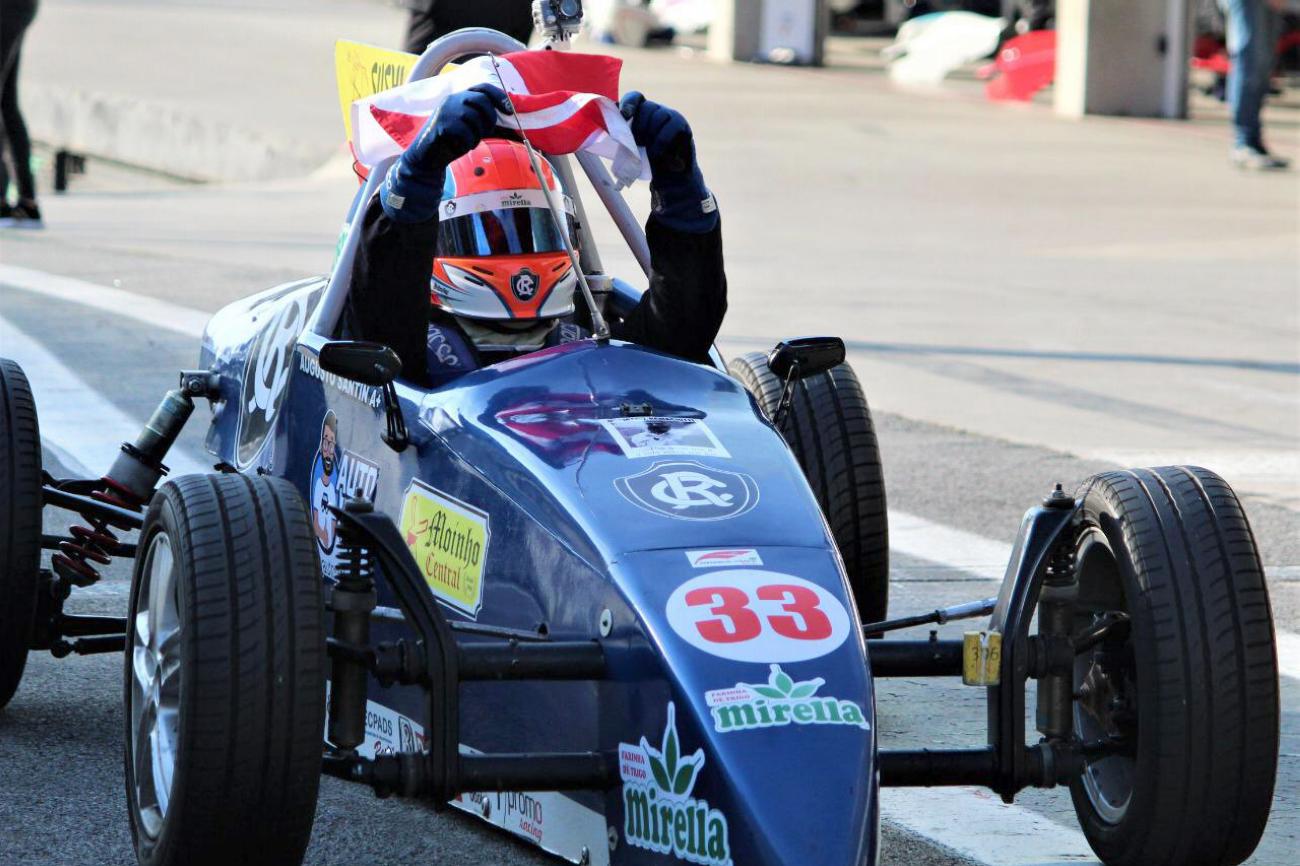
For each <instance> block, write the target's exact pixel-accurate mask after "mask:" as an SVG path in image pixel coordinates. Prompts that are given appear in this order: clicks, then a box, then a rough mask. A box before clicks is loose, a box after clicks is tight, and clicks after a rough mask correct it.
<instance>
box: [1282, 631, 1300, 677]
mask: <svg viewBox="0 0 1300 866" xmlns="http://www.w3.org/2000/svg"><path fill="white" fill-rule="evenodd" d="M1277 672H1278V673H1279V674H1280V675H1281V676H1284V677H1290V678H1291V679H1293V680H1300V634H1292V633H1291V632H1287V631H1278V633H1277Z"/></svg>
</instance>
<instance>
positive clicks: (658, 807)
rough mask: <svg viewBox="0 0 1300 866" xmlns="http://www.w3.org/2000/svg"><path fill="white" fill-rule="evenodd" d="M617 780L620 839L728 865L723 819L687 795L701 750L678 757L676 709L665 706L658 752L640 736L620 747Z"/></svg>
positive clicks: (710, 865) (700, 760)
mask: <svg viewBox="0 0 1300 866" xmlns="http://www.w3.org/2000/svg"><path fill="white" fill-rule="evenodd" d="M618 766H619V774H620V775H621V776H622V778H623V835H624V838H626V839H627V842H628V844H629V845H632V846H635V847H637V848H645V849H646V850H649V851H654V852H656V853H659V854H667V855H671V856H673V857H676V858H678V859H679V860H685V861H687V862H690V863H703V864H706V866H731V843H730V841H729V839H728V836H727V818H726V816H725V815H723V814H722V812H721V811H719V810H718V809H714V808H711V807H710V806H709V804H708V803H707V802H706V801H704V800H697V799H695V798H693V797H692V796H691V792H692V791H693V790H694V789H695V782H696V780H697V779H699V776H700V772H701V771H702V770H703V769H704V750H703V749H696V750H695V752H694V753H692V754H690V755H683V754H682V753H681V742H680V740H679V739H678V737H677V720H676V708H675V707H674V705H673V704H672V703H669V704H668V724H667V725H666V726H665V727H664V733H663V738H662V740H661V741H660V744H659V748H657V749H656V748H655V747H654V746H652V745H650V743H649V742H647V741H646V738H645V737H642V738H641V742H640V743H639V744H638V745H630V744H628V743H620V744H619V747H618Z"/></svg>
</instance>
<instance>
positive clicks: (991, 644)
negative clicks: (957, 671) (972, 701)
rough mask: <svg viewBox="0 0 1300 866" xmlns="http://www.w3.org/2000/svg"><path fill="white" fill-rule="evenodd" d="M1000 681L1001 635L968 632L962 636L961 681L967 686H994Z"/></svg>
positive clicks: (990, 632) (989, 632) (985, 632)
mask: <svg viewBox="0 0 1300 866" xmlns="http://www.w3.org/2000/svg"><path fill="white" fill-rule="evenodd" d="M1001 679H1002V635H1001V634H999V633H998V632H996V631H968V632H966V633H965V634H964V635H962V672H961V681H962V682H963V683H964V684H965V685H968V686H996V685H998V683H999V682H1000V681H1001Z"/></svg>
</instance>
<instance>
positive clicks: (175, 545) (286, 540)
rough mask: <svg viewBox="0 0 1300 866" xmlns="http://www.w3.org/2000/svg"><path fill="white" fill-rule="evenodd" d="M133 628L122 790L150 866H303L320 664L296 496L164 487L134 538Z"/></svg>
mask: <svg viewBox="0 0 1300 866" xmlns="http://www.w3.org/2000/svg"><path fill="white" fill-rule="evenodd" d="M167 557H170V559H171V563H172V564H171V567H170V570H167V565H166V558H167ZM168 574H170V577H168ZM168 586H170V587H171V590H170V591H169V590H168V589H167V587H168ZM168 605H170V611H171V612H170V613H169V607H168ZM151 615H152V618H151ZM127 622H128V623H129V624H130V625H129V627H128V632H129V634H128V645H127V653H126V665H125V668H126V670H125V697H124V702H125V706H124V709H125V718H126V725H125V731H126V749H125V758H126V796H127V807H128V812H129V813H130V818H131V835H132V837H133V839H134V841H135V849H136V856H137V857H138V858H139V861H140V863H141V864H142V866H230V864H235V863H238V864H240V866H261V864H265V866H293V864H297V863H300V862H301V861H302V857H303V854H304V852H305V850H306V848H307V842H308V840H309V839H310V837H311V828H312V821H313V820H314V818H315V813H316V797H317V792H318V789H319V785H320V768H321V744H322V739H323V730H324V724H325V721H324V719H325V671H326V668H325V665H326V655H325V623H324V607H323V604H322V595H321V576H320V563H319V560H318V558H317V553H316V543H315V541H314V539H313V536H312V532H311V523H310V521H309V519H308V516H307V511H306V509H305V508H304V506H303V503H302V499H301V498H300V497H299V496H298V493H297V491H296V490H295V489H294V488H293V487H292V486H291V485H290V484H289V483H287V482H285V481H284V480H282V479H273V478H266V477H254V478H249V477H246V476H243V475H219V476H218V475H213V476H204V475H192V476H186V477H184V478H179V479H177V480H175V481H170V482H168V483H167V484H165V485H163V487H162V488H161V489H160V490H159V491H158V493H157V494H156V495H155V496H154V498H153V501H152V503H151V504H150V506H149V511H148V514H147V515H146V516H145V521H144V526H143V528H142V529H141V531H140V554H139V556H138V557H137V559H136V567H135V575H134V579H133V581H132V587H131V606H130V616H129V618H128V620H127ZM150 624H153V625H152V626H151V625H150ZM154 635H160V636H161V637H160V638H158V639H157V640H155V641H154V642H153V643H150V641H149V639H150V637H152V636H154ZM169 635H170V639H169V638H168V636H169ZM155 644H157V645H158V647H157V649H158V651H157V652H155V648H154V645H155ZM137 667H140V668H141V669H142V670H143V671H145V674H144V675H140V676H138V675H137V673H136V668H137ZM153 682H158V683H159V684H160V686H159V688H158V689H157V690H156V691H157V693H158V695H159V698H158V701H159V705H160V706H161V705H163V704H165V706H163V707H162V708H161V709H160V710H158V711H156V712H155V713H154V717H155V718H160V717H162V713H163V712H164V711H165V712H166V714H167V715H166V717H165V718H166V721H165V722H163V723H162V724H159V725H156V726H153V728H154V729H155V730H156V731H157V734H156V739H152V740H148V741H147V743H146V742H144V741H138V740H137V734H136V731H137V729H148V728H149V727H150V726H149V725H148V717H149V708H150V706H151V702H150V701H148V700H145V699H144V696H145V688H144V686H143V685H142V683H153ZM150 693H151V694H152V693H153V690H152V689H150ZM137 743H139V745H138V746H137ZM165 754H171V755H172V757H173V760H171V761H170V762H166V761H163V762H159V765H156V764H155V762H154V761H153V760H152V758H153V757H154V756H155V755H165ZM169 764H170V771H168V766H169ZM159 766H161V769H159ZM137 767H139V769H140V772H137Z"/></svg>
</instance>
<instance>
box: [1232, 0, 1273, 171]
mask: <svg viewBox="0 0 1300 866" xmlns="http://www.w3.org/2000/svg"><path fill="white" fill-rule="evenodd" d="M1284 4H1285V0H1220V5H1221V6H1222V7H1223V14H1224V18H1225V20H1226V24H1227V37H1228V57H1229V58H1231V60H1232V68H1231V69H1230V70H1229V72H1228V104H1229V106H1230V107H1231V109H1232V125H1233V130H1234V134H1235V136H1236V138H1235V141H1234V142H1233V147H1232V161H1233V163H1234V164H1235V165H1237V166H1239V167H1240V168H1246V169H1254V170H1256V171H1269V170H1278V169H1284V168H1286V167H1287V166H1288V165H1289V163H1288V162H1287V160H1285V159H1283V158H1281V157H1280V156H1275V155H1273V154H1271V153H1269V152H1268V148H1266V147H1265V146H1264V131H1263V129H1262V127H1261V125H1260V119H1259V115H1260V112H1261V111H1262V110H1263V108H1264V97H1265V96H1267V95H1268V87H1269V79H1270V78H1271V77H1272V74H1273V66H1274V63H1275V62H1276V57H1275V56H1274V55H1275V51H1276V48H1277V38H1278V33H1279V32H1280V23H1281V14H1280V13H1281V12H1282V8H1283V6H1284Z"/></svg>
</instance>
